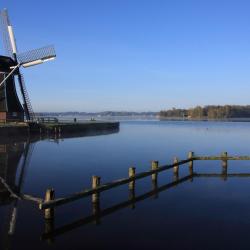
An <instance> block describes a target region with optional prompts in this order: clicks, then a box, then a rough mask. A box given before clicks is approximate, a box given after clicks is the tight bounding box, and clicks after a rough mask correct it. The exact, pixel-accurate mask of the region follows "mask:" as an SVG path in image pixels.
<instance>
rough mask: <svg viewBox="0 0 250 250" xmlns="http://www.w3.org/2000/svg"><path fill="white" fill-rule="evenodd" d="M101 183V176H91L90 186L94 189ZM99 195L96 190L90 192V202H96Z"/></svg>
mask: <svg viewBox="0 0 250 250" xmlns="http://www.w3.org/2000/svg"><path fill="white" fill-rule="evenodd" d="M100 184H101V177H99V176H96V175H94V176H92V188H93V189H96V188H97V187H98V186H100ZM99 198H100V195H99V193H98V192H96V193H94V194H92V203H98V202H99Z"/></svg>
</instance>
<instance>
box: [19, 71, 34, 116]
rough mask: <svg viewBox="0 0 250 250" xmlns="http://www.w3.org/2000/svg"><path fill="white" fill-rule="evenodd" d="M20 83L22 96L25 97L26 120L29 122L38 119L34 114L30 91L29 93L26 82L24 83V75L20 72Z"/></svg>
mask: <svg viewBox="0 0 250 250" xmlns="http://www.w3.org/2000/svg"><path fill="white" fill-rule="evenodd" d="M18 81H19V85H20V90H21V94H22V97H23V102H24V105H23V106H24V112H25V116H26V119H27V120H29V121H30V120H35V118H36V117H35V113H34V111H33V108H32V106H31V102H30V98H29V95H28V91H27V89H26V86H25V81H24V78H23V75H22V74H21V73H20V71H19V74H18Z"/></svg>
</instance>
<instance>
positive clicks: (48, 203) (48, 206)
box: [39, 152, 250, 219]
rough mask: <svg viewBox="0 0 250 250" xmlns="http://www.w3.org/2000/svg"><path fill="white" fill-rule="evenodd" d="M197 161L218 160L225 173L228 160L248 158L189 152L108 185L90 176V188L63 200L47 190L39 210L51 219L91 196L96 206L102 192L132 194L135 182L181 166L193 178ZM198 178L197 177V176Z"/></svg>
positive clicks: (176, 174) (131, 170)
mask: <svg viewBox="0 0 250 250" xmlns="http://www.w3.org/2000/svg"><path fill="white" fill-rule="evenodd" d="M197 160H220V161H222V173H224V174H225V173H227V164H228V161H229V160H230V161H231V160H250V156H228V155H227V152H224V153H222V154H221V155H220V156H195V155H194V153H193V152H189V154H188V158H187V159H185V160H181V161H179V160H178V158H174V162H173V164H170V165H163V166H159V163H158V161H152V164H151V169H150V170H149V171H146V172H142V173H138V174H136V169H135V168H134V167H130V168H129V170H128V177H127V178H123V179H118V180H115V181H112V182H109V183H105V184H101V177H99V176H92V188H89V189H86V190H83V191H80V192H77V193H74V194H71V195H69V196H67V197H63V198H55V192H54V190H53V189H51V188H49V189H47V191H46V194H45V199H44V200H43V201H42V202H39V208H40V209H41V210H45V218H46V219H52V218H53V216H54V208H55V207H57V206H61V205H63V204H66V203H69V202H72V201H75V200H78V199H80V198H84V197H88V196H92V203H93V204H96V203H98V202H99V199H100V194H101V193H102V192H103V191H106V190H109V189H112V188H115V187H118V186H121V185H124V184H128V186H129V191H130V192H132V193H133V192H134V190H135V181H136V180H139V179H142V178H145V177H148V176H151V179H152V181H153V182H157V177H158V174H159V173H160V172H162V171H165V170H169V169H173V174H174V176H175V177H178V175H179V167H180V166H181V165H184V164H187V163H188V165H189V175H190V176H195V173H194V172H193V166H194V161H197ZM197 177H198V176H197Z"/></svg>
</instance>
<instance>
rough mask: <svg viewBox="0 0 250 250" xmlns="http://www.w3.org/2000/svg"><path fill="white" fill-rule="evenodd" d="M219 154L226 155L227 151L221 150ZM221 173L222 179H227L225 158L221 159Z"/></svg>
mask: <svg viewBox="0 0 250 250" xmlns="http://www.w3.org/2000/svg"><path fill="white" fill-rule="evenodd" d="M221 156H222V157H227V152H223V153H222V154H221ZM222 175H223V177H222V178H223V180H227V160H222Z"/></svg>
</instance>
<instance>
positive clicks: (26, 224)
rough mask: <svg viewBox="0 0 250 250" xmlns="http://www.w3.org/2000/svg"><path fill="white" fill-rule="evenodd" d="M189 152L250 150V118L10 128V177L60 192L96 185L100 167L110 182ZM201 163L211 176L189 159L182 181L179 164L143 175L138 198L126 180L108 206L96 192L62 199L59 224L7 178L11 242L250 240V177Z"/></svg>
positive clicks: (114, 245) (5, 239)
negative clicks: (70, 132)
mask: <svg viewBox="0 0 250 250" xmlns="http://www.w3.org/2000/svg"><path fill="white" fill-rule="evenodd" d="M189 151H193V152H194V153H195V155H201V156H203V155H204V156H206V155H220V154H221V153H222V152H224V151H226V152H228V154H229V155H250V123H248V122H192V121H154V120H151V121H123V122H121V125H120V130H119V131H108V132H107V133H104V134H101V133H100V134H97V135H95V134H91V135H90V136H86V137H79V138H77V137H76V138H33V137H30V138H14V137H4V138H3V137H2V138H0V176H1V177H2V178H4V179H5V180H6V182H7V183H8V185H9V186H10V187H11V188H12V189H13V190H14V191H18V190H19V191H20V192H21V193H22V194H29V195H32V196H35V197H42V198H44V196H45V192H46V189H47V188H50V187H51V188H53V189H54V190H55V196H56V197H57V198H58V197H64V196H67V195H69V194H72V193H75V192H78V191H80V190H83V189H85V188H89V187H91V177H92V176H93V175H97V176H100V177H101V182H102V183H106V182H110V181H112V180H115V179H120V178H124V177H127V176H128V168H129V167H131V166H133V167H136V173H139V172H143V171H147V170H149V169H150V166H151V161H152V160H158V161H159V164H160V165H164V164H170V163H172V162H173V159H174V157H178V158H179V159H180V160H182V159H186V158H187V155H188V152H189ZM194 171H195V172H196V173H200V174H201V176H200V177H194V178H186V179H185V176H188V175H189V171H188V165H182V166H180V174H179V180H182V181H180V183H179V184H177V185H174V186H171V187H170V186H169V185H167V184H168V183H171V182H173V181H174V176H173V170H172V169H170V170H167V171H164V172H161V173H159V175H158V182H157V184H155V183H152V181H151V178H150V177H147V178H144V179H141V180H138V181H136V186H135V196H136V197H140V198H139V199H138V202H132V203H131V202H129V201H131V200H130V195H131V194H129V190H128V185H123V186H120V187H117V188H114V189H111V190H108V191H105V192H103V193H101V195H100V206H99V207H98V208H96V207H95V208H93V207H92V204H91V197H87V198H83V199H79V200H77V201H74V202H72V203H68V204H66V205H63V206H59V207H57V208H56V210H55V220H54V222H53V223H52V222H49V223H48V222H46V221H45V219H44V216H43V212H42V211H41V210H39V209H38V205H37V204H36V203H34V202H29V201H23V200H19V201H17V200H15V199H11V198H10V197H9V195H8V194H9V193H8V191H6V189H5V188H4V186H3V185H2V184H0V202H1V203H0V218H1V226H0V227H1V231H0V241H1V249H213V250H214V249H248V248H249V242H248V235H249V231H250V192H248V189H250V178H249V177H248V176H247V175H246V176H244V175H242V176H243V177H242V176H240V175H239V176H233V175H231V176H230V175H228V176H225V175H223V176H222V175H219V174H221V171H222V167H221V162H220V161H195V162H194ZM212 173H217V174H218V176H215V175H214V176H213V177H212V175H211V176H210V177H208V176H209V175H207V176H205V175H202V174H212ZM233 173H241V174H243V173H250V163H249V162H247V161H234V162H233V161H229V162H228V174H233ZM97 210H98V211H97ZM96 211H97V212H96ZM101 211H104V212H103V213H102V212H101ZM15 213H16V216H14V217H15V218H14V219H13V214H15ZM93 213H94V215H93ZM69 246H70V247H69Z"/></svg>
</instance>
